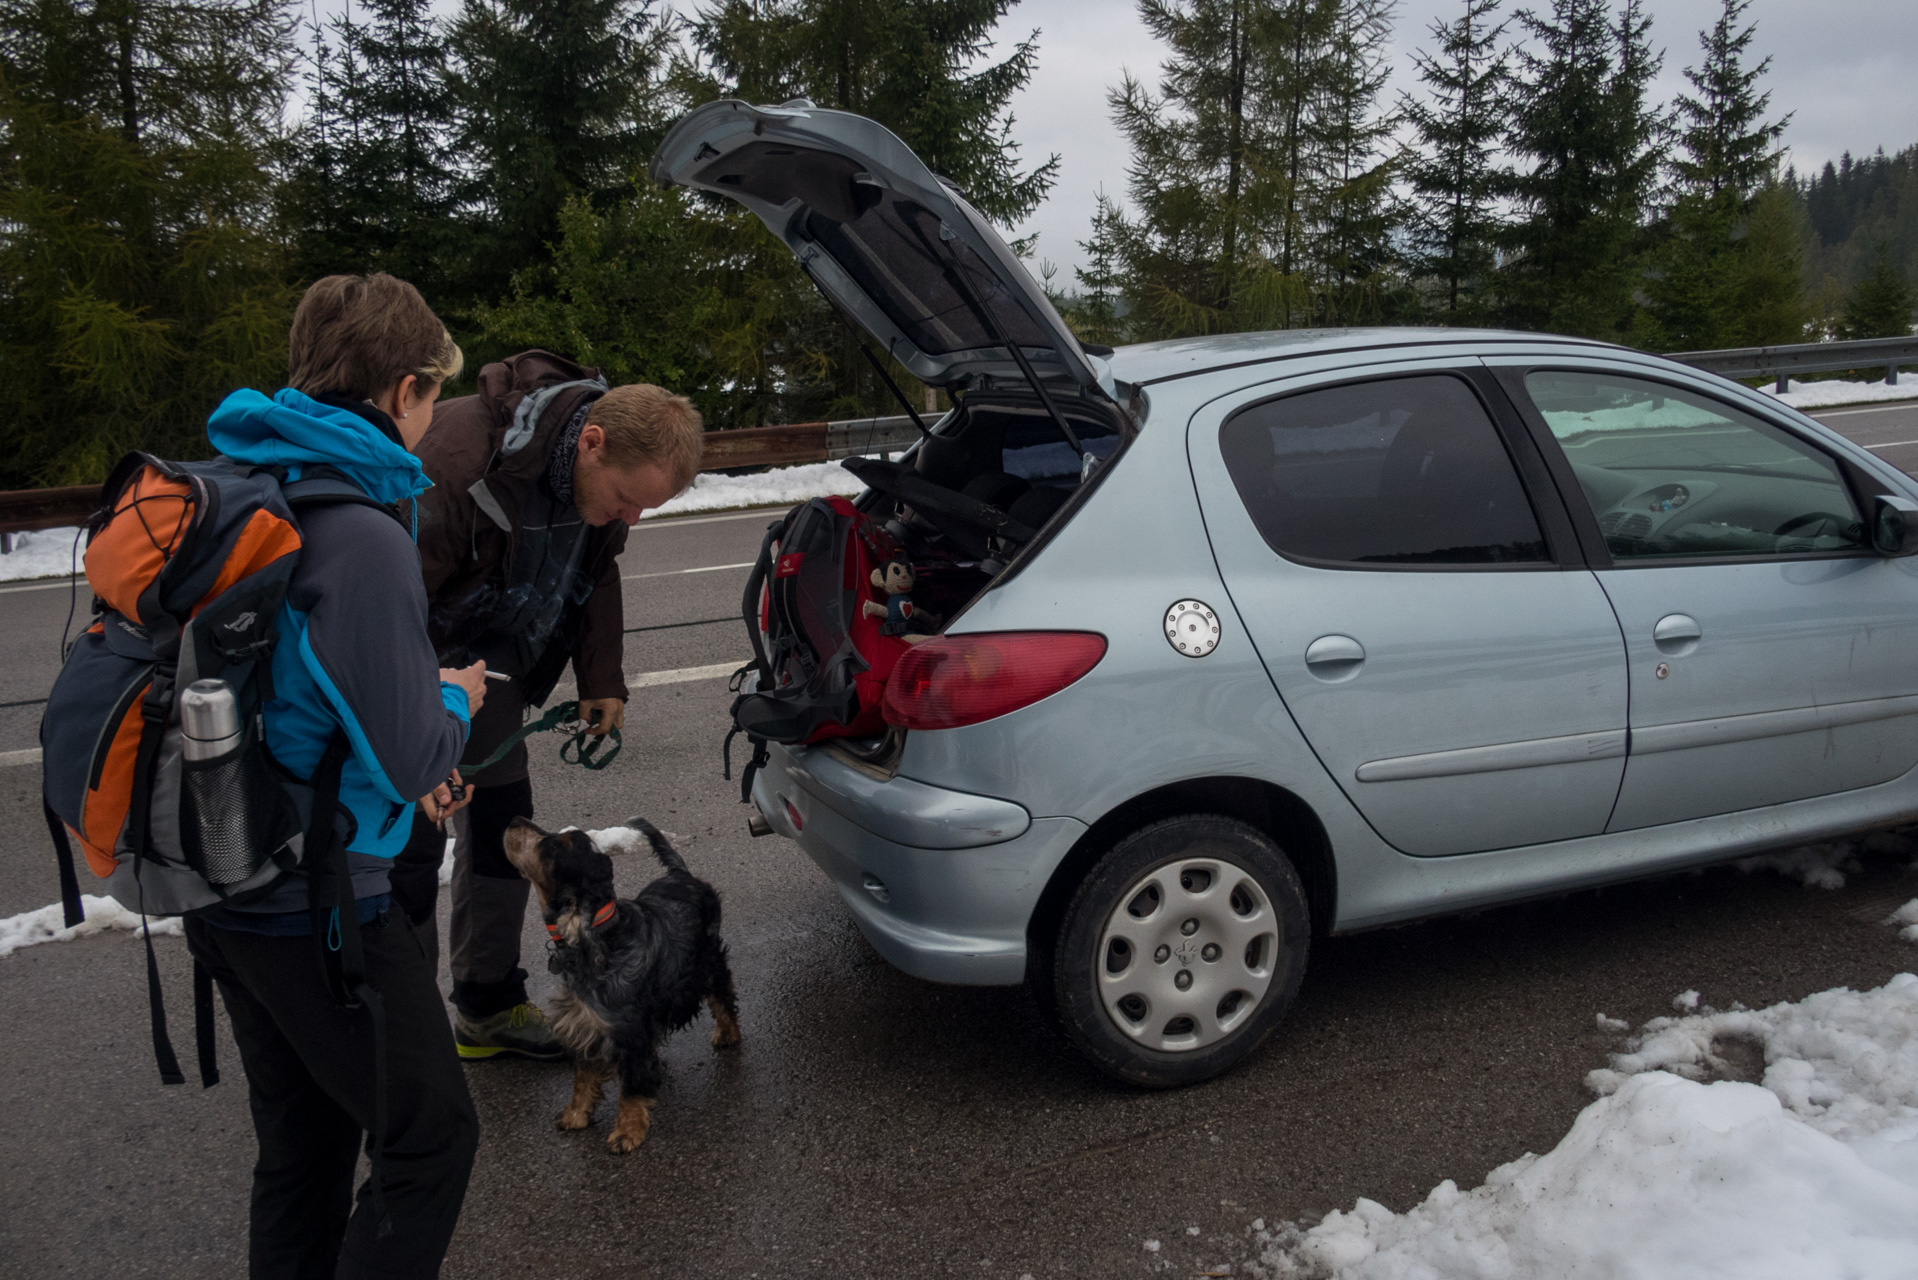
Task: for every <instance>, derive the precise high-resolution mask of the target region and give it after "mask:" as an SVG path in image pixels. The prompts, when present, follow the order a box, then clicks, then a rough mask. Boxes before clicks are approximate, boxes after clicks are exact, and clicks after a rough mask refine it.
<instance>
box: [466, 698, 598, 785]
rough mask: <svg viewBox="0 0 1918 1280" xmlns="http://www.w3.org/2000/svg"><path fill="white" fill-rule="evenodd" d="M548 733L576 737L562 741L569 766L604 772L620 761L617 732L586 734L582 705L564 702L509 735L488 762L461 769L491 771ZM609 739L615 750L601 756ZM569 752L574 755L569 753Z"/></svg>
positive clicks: (561, 754) (564, 758)
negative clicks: (522, 746)
mask: <svg viewBox="0 0 1918 1280" xmlns="http://www.w3.org/2000/svg"><path fill="white" fill-rule="evenodd" d="M549 731H551V732H554V733H570V734H572V735H573V736H572V738H571V739H570V740H569V741H566V742H562V743H561V744H560V747H559V758H560V759H561V760H564V761H565V762H566V763H567V764H576V765H579V766H580V767H581V768H583V769H604V768H605V767H606V766H607V765H609V764H611V763H612V762H613V761H614V760H616V759H618V758H619V747H620V741H619V730H618V729H611V730H608V731H607V732H606V733H603V734H599V733H588V732H586V726H585V725H584V724H583V723H582V722H581V721H580V718H579V703H577V702H562V703H560V704H559V705H558V706H556V707H554V708H553V709H552V710H550V711H548V712H547V713H546V714H545V715H543V716H541V717H540V718H539V719H537V720H535V721H533V722H532V723H531V724H528V725H523V726H521V727H520V728H519V729H518V730H517V731H515V732H514V733H513V734H512V735H510V736H509V737H508V738H507V739H506V741H504V742H502V743H500V744H499V750H497V751H495V752H493V754H492V755H490V756H488V757H486V759H484V760H482V761H480V762H479V763H478V764H475V765H462V766H461V768H462V769H463V770H465V771H467V772H471V773H478V772H480V771H481V770H482V769H489V768H491V767H492V766H494V765H496V764H498V763H499V762H500V760H501V759H502V758H503V757H504V756H505V755H506V753H507V752H508V751H511V750H512V749H513V748H514V747H516V746H518V745H519V744H520V743H522V742H524V741H525V740H526V739H528V738H530V737H532V736H533V735H534V734H536V733H546V732H549ZM608 738H611V739H612V742H613V746H612V750H610V751H608V752H606V753H605V754H604V755H601V754H600V748H602V747H604V746H605V745H606V740H607V739H608ZM569 752H570V753H571V754H568V753H569Z"/></svg>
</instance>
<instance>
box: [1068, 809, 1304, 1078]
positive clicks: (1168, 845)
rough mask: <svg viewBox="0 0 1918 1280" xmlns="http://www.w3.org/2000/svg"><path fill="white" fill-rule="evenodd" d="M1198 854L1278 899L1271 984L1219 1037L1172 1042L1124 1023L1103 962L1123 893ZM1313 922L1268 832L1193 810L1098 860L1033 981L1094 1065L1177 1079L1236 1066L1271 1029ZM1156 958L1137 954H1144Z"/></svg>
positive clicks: (1287, 1004) (1289, 994)
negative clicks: (1156, 1041) (1162, 1044)
mask: <svg viewBox="0 0 1918 1280" xmlns="http://www.w3.org/2000/svg"><path fill="white" fill-rule="evenodd" d="M1192 859H1216V860H1218V861H1219V862H1221V863H1224V864H1227V865H1229V866H1231V867H1235V868H1237V869H1238V870H1239V871H1241V872H1243V873H1245V875H1247V876H1248V877H1250V878H1251V880H1252V881H1253V882H1254V883H1255V884H1256V886H1257V888H1258V890H1259V892H1261V893H1262V894H1263V895H1264V897H1265V900H1266V903H1267V904H1269V905H1270V907H1271V910H1272V914H1273V920H1272V923H1273V925H1274V927H1275V930H1276V933H1277V939H1276V945H1275V950H1274V954H1273V955H1272V956H1271V957H1270V959H1269V962H1268V963H1269V966H1270V975H1271V976H1270V980H1269V985H1268V986H1267V987H1266V989H1265V992H1264V994H1263V996H1262V997H1261V998H1260V1001H1259V1003H1258V1005H1257V1006H1256V1007H1255V1008H1254V1009H1253V1010H1252V1012H1251V1015H1250V1016H1249V1017H1247V1018H1245V1019H1244V1020H1243V1021H1242V1022H1241V1023H1239V1024H1238V1025H1236V1026H1233V1027H1232V1028H1231V1029H1230V1030H1229V1031H1227V1032H1226V1033H1225V1034H1224V1036H1223V1037H1222V1038H1221V1039H1218V1040H1216V1041H1213V1042H1212V1043H1209V1044H1201V1045H1199V1046H1198V1047H1195V1048H1191V1049H1186V1050H1182V1051H1167V1050H1163V1049H1159V1048H1155V1047H1150V1046H1148V1045H1145V1044H1141V1043H1139V1041H1138V1040H1137V1039H1135V1038H1134V1037H1132V1036H1128V1035H1127V1034H1126V1033H1125V1032H1124V1031H1122V1030H1121V1029H1120V1027H1119V1024H1118V1022H1117V1021H1116V1018H1117V1017H1118V1016H1119V1015H1118V1014H1115V1013H1113V1012H1111V1011H1109V1010H1108V1009H1107V1008H1106V1005H1105V1003H1104V1001H1103V1000H1102V998H1101V994H1100V979H1099V976H1098V966H1099V964H1100V963H1101V962H1102V957H1101V954H1100V952H1101V947H1102V945H1104V944H1106V943H1107V941H1108V940H1107V939H1106V937H1105V934H1106V928H1107V923H1108V921H1109V920H1110V919H1111V918H1112V917H1113V916H1114V913H1115V912H1117V911H1118V910H1120V908H1121V905H1122V904H1121V903H1120V900H1119V899H1120V896H1121V895H1123V894H1126V893H1128V892H1129V891H1132V890H1133V889H1134V888H1135V886H1137V885H1138V884H1139V883H1140V881H1141V880H1142V879H1144V878H1146V877H1148V876H1150V875H1151V874H1152V873H1153V872H1155V871H1157V870H1159V869H1160V868H1164V867H1167V866H1170V865H1172V864H1174V863H1178V862H1183V861H1187V860H1192ZM1311 932H1312V930H1311V913H1310V911H1309V909H1308V907H1307V905H1306V899H1305V889H1304V886H1303V885H1301V884H1300V882H1299V876H1298V872H1296V871H1295V870H1294V869H1293V867H1292V863H1291V860H1290V859H1288V858H1287V857H1286V856H1285V854H1284V853H1283V852H1282V851H1281V850H1280V849H1279V847H1278V845H1276V844H1275V843H1273V841H1272V840H1271V838H1270V837H1268V836H1266V835H1265V834H1264V833H1263V832H1261V831H1259V830H1258V829H1256V828H1254V827H1252V826H1249V825H1247V824H1246V823H1243V822H1240V821H1238V820H1236V819H1233V818H1227V817H1224V816H1221V815H1218V814H1188V815H1185V816H1181V817H1176V818H1167V819H1165V820H1163V821H1159V822H1155V823H1153V824H1151V825H1150V826H1147V827H1143V828H1141V829H1140V830H1138V831H1135V832H1133V833H1132V834H1131V835H1129V836H1126V837H1124V838H1123V839H1121V840H1119V841H1118V842H1117V843H1116V844H1115V845H1113V847H1112V848H1111V849H1110V850H1109V851H1108V852H1107V853H1106V854H1105V856H1104V857H1102V858H1101V859H1100V860H1099V861H1098V862H1097V863H1095V864H1093V866H1092V868H1091V870H1090V871H1088V872H1087V873H1086V876H1085V878H1084V879H1083V880H1081V881H1080V882H1079V885H1078V887H1077V888H1076V889H1075V890H1074V891H1073V893H1072V896H1071V898H1070V899H1069V900H1068V901H1067V904H1066V908H1065V911H1064V913H1063V914H1062V915H1061V917H1060V920H1059V924H1058V928H1057V930H1056V931H1055V932H1054V934H1053V936H1052V938H1050V939H1048V940H1047V944H1046V945H1042V946H1041V947H1040V948H1038V954H1037V955H1035V957H1034V959H1035V960H1036V961H1037V962H1038V963H1037V964H1036V965H1035V966H1034V973H1033V975H1032V985H1033V986H1034V988H1035V995H1036V996H1037V998H1038V1002H1039V1005H1040V1007H1041V1008H1042V1009H1043V1010H1044V1011H1045V1012H1046V1014H1047V1015H1048V1016H1049V1020H1050V1021H1052V1022H1053V1023H1054V1025H1056V1026H1057V1027H1058V1028H1059V1030H1060V1032H1061V1033H1062V1034H1063V1035H1064V1036H1065V1038H1066V1039H1067V1041H1068V1042H1070V1043H1071V1045H1072V1047H1073V1048H1074V1049H1076V1050H1078V1051H1079V1053H1080V1054H1082V1055H1083V1056H1084V1057H1085V1058H1086V1059H1087V1060H1089V1061H1090V1062H1091V1063H1092V1064H1093V1065H1094V1066H1096V1067H1098V1068H1099V1069H1100V1070H1101V1071H1104V1072H1105V1073H1107V1074H1108V1075H1111V1076H1114V1077H1117V1078H1118V1079H1120V1080H1123V1081H1125V1082H1126V1083H1128V1084H1133V1085H1140V1086H1143V1087H1145V1088H1150V1089H1169V1088H1176V1087H1178V1086H1180V1085H1188V1084H1196V1083H1198V1082H1199V1081H1201V1080H1209V1079H1211V1078H1212V1077H1213V1076H1216V1075H1219V1074H1221V1073H1223V1072H1225V1071H1228V1070H1230V1069H1231V1068H1232V1067H1234V1066H1236V1065H1238V1063H1240V1062H1241V1061H1243V1060H1244V1059H1245V1057H1246V1056H1247V1055H1248V1054H1250V1053H1251V1052H1252V1051H1253V1050H1254V1049H1256V1048H1258V1047H1259V1045H1260V1044H1261V1043H1263V1042H1264V1041H1265V1039H1266V1037H1267V1036H1269V1035H1271V1034H1272V1031H1273V1029H1274V1028H1275V1027H1277V1026H1278V1024H1279V1022H1280V1020H1281V1019H1283V1018H1284V1017H1285V1014H1286V1012H1287V1010H1289V1009H1290V1008H1291V1006H1292V1001H1293V999H1294V998H1295V997H1296V996H1297V995H1298V990H1299V982H1300V980H1301V978H1303V977H1304V975H1305V963H1306V956H1307V952H1308V950H1309V949H1310V945H1311ZM1268 945H1271V944H1268ZM1150 961H1151V957H1139V962H1140V963H1147V962H1150ZM1171 972H1174V973H1176V970H1172V971H1171Z"/></svg>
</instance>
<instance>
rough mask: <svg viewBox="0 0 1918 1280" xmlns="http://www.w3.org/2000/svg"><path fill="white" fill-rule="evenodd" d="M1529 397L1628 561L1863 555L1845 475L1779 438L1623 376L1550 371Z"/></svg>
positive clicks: (1797, 443) (1781, 433)
mask: <svg viewBox="0 0 1918 1280" xmlns="http://www.w3.org/2000/svg"><path fill="white" fill-rule="evenodd" d="M1525 389H1526V392H1527V393H1528V394H1529V395H1530V396H1531V397H1532V403H1533V404H1534V405H1536V406H1537V407H1538V411H1539V414H1540V416H1542V417H1543V418H1544V419H1545V422H1546V425H1547V426H1549V427H1551V429H1552V435H1553V436H1555V437H1556V438H1557V440H1558V442H1559V445H1560V447H1561V448H1563V449H1564V450H1565V456H1566V458H1567V459H1568V460H1569V461H1570V462H1571V464H1572V471H1573V473H1574V474H1576V475H1577V476H1578V483H1579V487H1580V488H1581V489H1583V490H1584V491H1585V497H1586V499H1587V500H1588V501H1589V502H1590V503H1591V507H1592V514H1593V516H1594V517H1596V518H1597V520H1598V527H1599V530H1600V532H1602V533H1603V534H1604V535H1605V545H1606V547H1607V548H1609V549H1610V551H1611V553H1612V555H1613V557H1614V558H1616V559H1618V560H1620V561H1629V560H1642V559H1661V560H1662V559H1671V558H1674V557H1679V558H1696V557H1706V556H1709V557H1719V556H1762V557H1766V558H1774V557H1778V556H1788V555H1806V554H1815V553H1819V552H1827V553H1829V552H1847V551H1858V550H1862V549H1864V548H1865V546H1866V541H1867V535H1866V530H1865V526H1864V522H1863V521H1861V520H1860V519H1859V518H1858V509H1857V506H1856V504H1855V503H1853V501H1852V498H1851V492H1850V490H1849V489H1848V488H1847V487H1846V485H1845V481H1844V478H1843V477H1842V476H1841V475H1840V474H1839V471H1838V464H1837V463H1836V462H1834V461H1833V460H1832V459H1831V458H1829V457H1827V456H1826V455H1825V454H1823V453H1821V452H1820V451H1819V450H1817V449H1815V448H1813V447H1812V446H1811V445H1808V444H1806V443H1804V442H1803V441H1801V440H1799V439H1797V438H1796V437H1795V436H1793V435H1792V434H1791V433H1790V432H1788V431H1786V430H1785V429H1784V428H1782V427H1775V426H1773V425H1772V424H1771V423H1769V422H1765V421H1762V420H1761V419H1759V418H1757V417H1755V416H1753V415H1751V414H1746V413H1741V412H1739V411H1738V410H1737V409H1734V408H1732V407H1730V406H1729V405H1725V404H1721V403H1720V402H1718V401H1716V400H1713V399H1711V398H1710V397H1708V396H1702V395H1697V394H1695V393H1693V392H1689V391H1681V390H1679V389H1678V388H1676V387H1671V386H1668V385H1666V384H1664V383H1659V382H1646V381H1642V380H1640V379H1638V378H1629V377H1622V376H1620V375H1617V374H1609V373H1583V372H1574V371H1568V370H1554V369H1544V370H1538V371H1535V372H1532V373H1529V374H1527V375H1526V376H1525Z"/></svg>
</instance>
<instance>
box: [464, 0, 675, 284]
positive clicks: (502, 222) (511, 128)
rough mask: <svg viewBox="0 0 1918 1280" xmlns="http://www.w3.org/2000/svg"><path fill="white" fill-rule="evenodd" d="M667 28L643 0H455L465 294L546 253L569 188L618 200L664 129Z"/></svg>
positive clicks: (593, 198)
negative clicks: (661, 88) (661, 77)
mask: <svg viewBox="0 0 1918 1280" xmlns="http://www.w3.org/2000/svg"><path fill="white" fill-rule="evenodd" d="M671 38H672V31H671V27H670V25H669V24H668V22H667V20H666V19H664V18H663V17H662V16H661V15H660V14H658V13H656V12H655V11H654V10H653V8H652V4H651V0H466V3H465V6H464V8H462V9H461V11H460V15H459V17H458V18H457V19H455V20H454V22H453V25H452V27H451V31H450V34H449V42H448V43H449V46H450V49H449V52H450V53H451V55H452V64H453V65H452V66H451V68H450V69H449V71H448V73H447V88H448V91H449V93H450V95H451V98H452V103H453V111H454V116H455V121H456V124H455V132H454V139H455V147H456V149H457V151H458V154H459V155H460V157H461V159H462V161H463V163H464V167H465V171H466V179H467V180H466V182H465V183H464V184H463V185H462V190H461V191H460V197H461V202H462V204H463V206H464V208H465V211H466V214H467V225H466V227H465V229H464V234H465V246H466V247H465V252H464V254H463V262H464V264H465V266H466V268H467V273H466V277H465V279H464V280H463V281H461V282H459V283H458V284H457V285H456V288H457V289H459V290H460V291H461V292H462V293H463V294H464V295H465V296H468V297H471V298H473V299H475V300H486V299H491V298H499V297H502V296H504V295H505V294H506V293H507V291H508V288H509V281H510V279H511V275H512V273H513V272H514V271H515V270H520V269H524V268H525V267H526V266H528V265H530V264H538V263H543V262H549V261H550V260H551V253H552V246H554V245H556V244H557V242H558V240H559V237H560V213H561V210H562V209H563V208H564V207H565V206H566V203H567V201H568V200H570V199H573V198H574V197H579V198H583V199H585V200H586V201H587V202H588V203H589V204H590V205H591V206H592V207H594V208H595V209H604V208H606V207H608V206H610V205H611V204H612V203H613V202H615V201H617V200H619V199H621V198H623V197H624V196H625V195H626V193H627V192H628V190H629V189H630V187H629V184H630V182H631V180H632V179H633V177H634V176H635V175H636V174H638V173H639V172H640V170H641V169H642V168H643V166H644V164H645V162H646V160H647V158H648V157H649V156H650V155H651V153H652V147H653V145H654V144H655V142H656V141H657V139H658V136H659V134H660V133H661V132H662V129H663V125H664V123H665V122H664V120H663V119H661V117H660V112H659V109H658V108H659V102H658V83H657V73H658V71H659V69H660V67H661V65H662V62H663V59H664V56H665V53H666V50H667V47H668V45H669V43H670V41H671Z"/></svg>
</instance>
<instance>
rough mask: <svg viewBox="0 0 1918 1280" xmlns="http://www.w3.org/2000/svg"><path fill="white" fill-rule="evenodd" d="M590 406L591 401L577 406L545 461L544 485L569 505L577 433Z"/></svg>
mask: <svg viewBox="0 0 1918 1280" xmlns="http://www.w3.org/2000/svg"><path fill="white" fill-rule="evenodd" d="M591 407H592V406H591V402H588V403H587V404H583V405H581V406H580V407H579V412H578V413H575V414H574V415H573V420H572V421H571V422H569V423H567V424H566V430H564V431H562V432H560V433H559V443H557V444H555V445H554V446H553V456H552V457H551V458H550V459H549V460H548V461H547V463H546V487H547V488H548V489H550V490H552V491H553V497H555V498H556V499H558V500H559V501H560V502H561V503H563V504H565V505H566V506H569V507H570V506H572V505H573V464H574V463H575V462H576V461H578V459H579V433H580V432H581V431H582V430H583V429H585V426H586V410H587V409H589V408H591Z"/></svg>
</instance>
